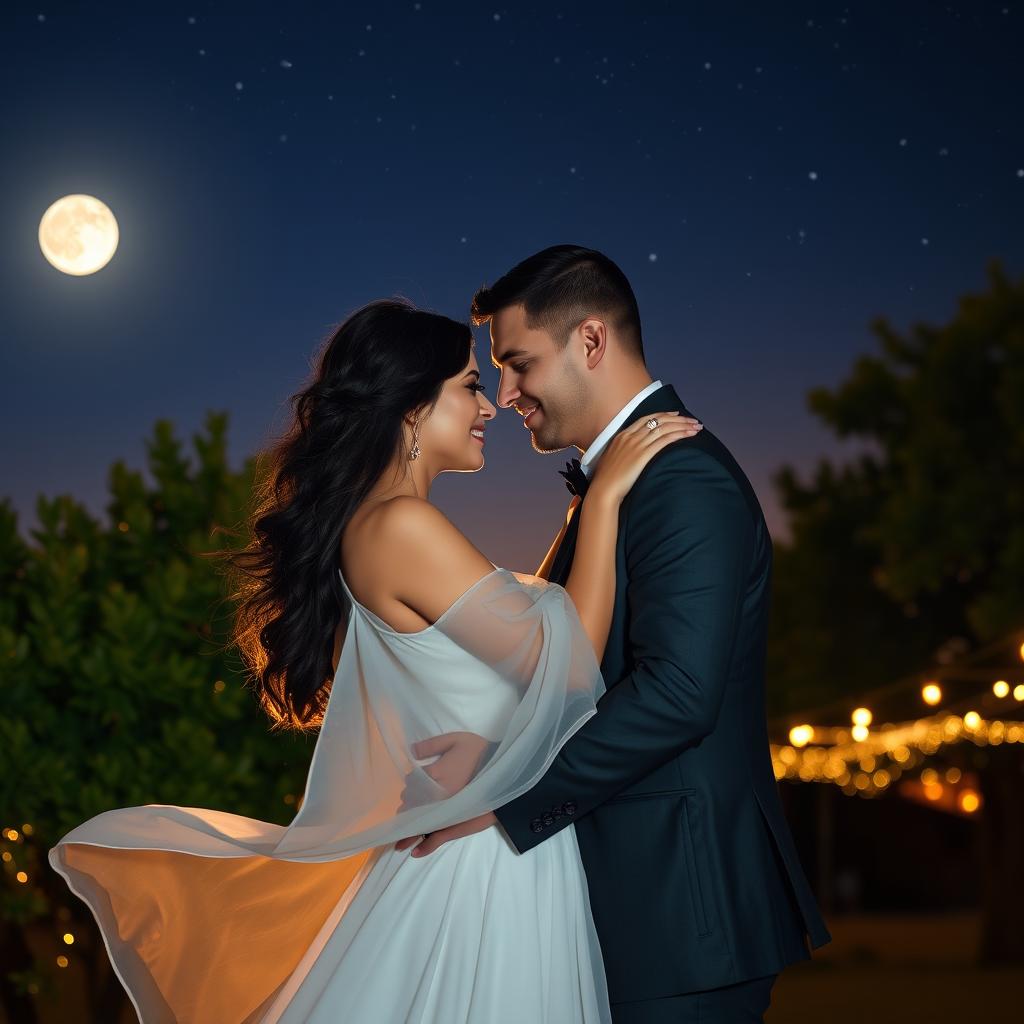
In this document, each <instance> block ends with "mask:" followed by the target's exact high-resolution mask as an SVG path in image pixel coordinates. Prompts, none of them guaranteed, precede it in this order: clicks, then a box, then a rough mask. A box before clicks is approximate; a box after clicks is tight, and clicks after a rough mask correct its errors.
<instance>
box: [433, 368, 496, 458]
mask: <svg viewBox="0 0 1024 1024" xmlns="http://www.w3.org/2000/svg"><path fill="white" fill-rule="evenodd" d="M494 413H495V408H494V406H493V405H492V404H491V403H490V402H489V401H488V399H487V396H486V395H484V393H483V386H482V385H481V384H480V367H479V366H478V365H477V361H476V353H475V352H473V351H472V350H471V351H470V354H469V362H468V363H466V366H465V367H464V369H463V370H462V371H461V372H459V373H457V374H456V375H455V376H454V377H449V378H448V380H446V381H445V382H444V386H443V387H442V388H441V394H440V396H439V397H438V399H437V404H436V405H435V406H434V409H433V411H432V412H431V413H430V414H429V415H428V416H427V417H426V418H425V419H423V420H421V421H420V432H419V438H420V448H421V449H422V451H423V452H424V454H426V455H428V457H429V458H430V462H431V464H432V465H433V466H435V467H436V469H437V472H439V473H440V472H444V471H445V470H455V471H456V472H472V471H474V470H477V469H481V468H482V467H483V464H484V441H483V436H484V430H485V427H486V423H487V421H488V420H491V419H493V418H494Z"/></svg>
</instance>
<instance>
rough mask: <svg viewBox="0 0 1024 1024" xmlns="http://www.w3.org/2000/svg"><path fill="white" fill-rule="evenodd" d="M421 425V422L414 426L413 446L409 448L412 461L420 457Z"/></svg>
mask: <svg viewBox="0 0 1024 1024" xmlns="http://www.w3.org/2000/svg"><path fill="white" fill-rule="evenodd" d="M419 434H420V425H419V422H417V423H416V425H415V426H414V427H413V428H412V448H411V449H410V450H409V461H410V462H412V461H414V460H416V459H418V458H419V457H420V437H419Z"/></svg>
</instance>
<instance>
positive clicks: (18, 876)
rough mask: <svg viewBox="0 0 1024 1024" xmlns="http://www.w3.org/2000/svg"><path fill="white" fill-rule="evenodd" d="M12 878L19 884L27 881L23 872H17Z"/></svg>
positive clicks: (26, 876)
mask: <svg viewBox="0 0 1024 1024" xmlns="http://www.w3.org/2000/svg"><path fill="white" fill-rule="evenodd" d="M14 877H15V878H16V879H17V880H18V881H19V882H27V881H28V875H26V874H25V872H24V871H19V872H18V873H17V874H16V875H15V876H14Z"/></svg>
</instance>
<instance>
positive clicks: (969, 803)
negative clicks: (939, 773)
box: [960, 789, 981, 814]
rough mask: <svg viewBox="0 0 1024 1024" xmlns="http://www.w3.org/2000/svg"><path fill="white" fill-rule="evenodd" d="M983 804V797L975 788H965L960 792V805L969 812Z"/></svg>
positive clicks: (971, 812)
mask: <svg viewBox="0 0 1024 1024" xmlns="http://www.w3.org/2000/svg"><path fill="white" fill-rule="evenodd" d="M980 806H981V798H980V797H979V796H978V794H977V793H975V792H974V790H973V789H965V790H964V791H963V792H962V793H961V794H960V807H961V808H962V809H963V810H965V811H966V812H967V813H968V814H973V813H974V812H975V811H976V810H977V809H978V808H979V807H980Z"/></svg>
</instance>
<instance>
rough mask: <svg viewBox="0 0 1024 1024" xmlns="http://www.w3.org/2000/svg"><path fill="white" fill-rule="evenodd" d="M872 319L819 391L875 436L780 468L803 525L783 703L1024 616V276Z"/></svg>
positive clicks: (899, 669) (982, 637)
mask: <svg viewBox="0 0 1024 1024" xmlns="http://www.w3.org/2000/svg"><path fill="white" fill-rule="evenodd" d="M873 329H874V332H875V334H876V335H877V337H878V338H879V340H880V342H881V353H880V354H877V355H874V354H873V355H865V356H862V357H861V358H860V359H858V360H857V362H856V363H855V364H854V366H853V369H852V371H851V373H850V375H849V376H848V378H847V379H846V380H845V381H844V382H843V383H842V384H840V386H839V387H838V388H836V389H835V390H828V389H825V388H819V389H817V390H815V391H813V392H811V394H810V396H809V405H810V408H811V410H812V411H813V412H814V413H816V414H817V415H818V416H819V417H820V418H821V419H822V420H823V421H824V422H825V423H826V424H828V426H829V427H831V428H832V429H833V430H834V431H835V433H836V434H837V435H838V436H839V437H843V438H848V437H852V438H857V439H859V440H860V441H862V442H863V443H864V445H865V447H866V448H867V449H868V451H867V453H866V454H864V455H862V456H861V457H860V458H859V459H857V460H856V461H854V462H852V463H851V464H848V465H845V466H842V467H836V466H834V465H833V464H831V463H829V462H827V461H822V462H821V463H820V464H819V466H818V467H817V469H816V471H815V472H814V474H813V476H812V479H811V480H810V481H808V482H807V483H803V482H801V481H800V480H798V479H797V476H796V474H795V473H794V472H793V470H792V469H790V468H788V467H784V468H783V469H781V470H780V471H779V472H778V474H777V475H776V478H775V483H776V486H777V487H778V489H779V492H780V494H781V497H782V503H783V506H784V508H785V510H786V512H787V514H788V518H789V522H790V525H791V540H790V541H789V542H788V543H779V544H777V545H776V573H775V592H774V610H773V619H772V633H771V641H770V648H769V651H770V664H771V672H772V681H773V686H772V690H773V695H774V696H775V698H776V700H775V709H776V710H779V711H781V710H789V709H793V710H795V709H797V708H813V707H814V706H816V705H822V704H825V703H828V702H829V701H830V700H832V699H835V698H837V697H839V696H842V695H847V694H851V695H852V694H855V693H857V692H863V691H864V690H866V689H871V688H872V687H875V686H878V685H879V684H881V683H884V682H887V681H888V680H890V679H893V678H896V677H899V676H902V675H904V674H906V673H908V672H912V671H915V670H917V669H920V668H923V667H926V666H927V665H928V664H930V663H931V662H932V661H933V660H934V658H935V656H936V654H937V653H938V651H939V650H940V648H942V647H944V646H946V645H949V644H952V645H954V646H955V645H959V646H960V647H961V649H963V648H967V647H971V646H974V645H976V644H980V643H984V642H986V641H989V640H992V639H995V638H998V637H999V636H1001V635H1003V634H1006V633H1008V632H1011V631H1012V630H1016V629H1020V628H1021V624H1022V623H1024V280H1021V281H1018V282H1013V281H1011V280H1009V279H1008V278H1007V277H1006V276H1005V274H1004V273H1003V272H1002V270H1001V269H1000V267H999V265H998V263H993V264H992V265H991V266H990V267H989V287H988V290H987V291H985V292H983V293H981V294H976V295H967V296H965V297H964V298H963V299H962V300H961V301H960V303H959V307H958V309H957V311H956V313H955V315H954V316H953V318H952V319H951V320H950V322H949V323H948V324H945V325H943V326H940V327H935V326H931V325H925V324H916V325H914V326H913V327H912V328H911V330H910V331H909V334H908V335H907V336H906V337H902V336H900V335H899V334H898V333H897V332H896V331H895V330H894V329H893V328H892V327H891V326H890V325H889V324H888V323H887V322H886V321H885V320H882V319H879V320H877V321H876V322H875V323H874V324H873Z"/></svg>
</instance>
